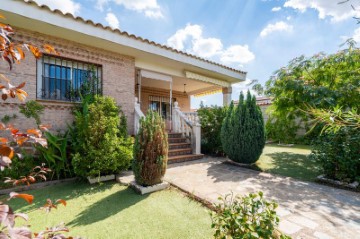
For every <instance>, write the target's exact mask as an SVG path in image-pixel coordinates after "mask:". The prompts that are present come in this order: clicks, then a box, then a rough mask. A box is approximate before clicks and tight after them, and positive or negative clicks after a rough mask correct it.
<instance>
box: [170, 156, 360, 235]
mask: <svg viewBox="0 0 360 239" xmlns="http://www.w3.org/2000/svg"><path fill="white" fill-rule="evenodd" d="M165 180H166V181H168V182H170V183H172V184H174V185H176V186H177V187H179V188H181V189H183V190H185V191H188V192H190V193H193V194H195V195H196V196H198V197H200V198H203V199H205V200H208V201H210V202H217V198H218V197H219V196H220V195H225V194H228V193H230V192H233V193H234V194H240V195H244V194H248V193H250V192H255V191H262V192H264V196H265V198H267V199H274V200H276V201H277V202H278V203H279V208H278V210H277V212H278V215H279V216H280V230H281V231H283V232H285V233H286V234H288V235H290V236H292V238H294V239H300V238H318V239H328V238H329V239H330V238H339V239H356V238H360V193H356V192H351V191H346V190H342V189H336V188H333V187H328V186H325V185H320V184H316V183H311V182H303V181H298V180H295V179H291V178H288V177H281V176H275V175H272V174H268V173H262V172H257V171H254V170H250V169H245V168H240V167H237V166H234V165H229V164H227V163H225V159H223V158H205V159H202V160H197V161H192V162H185V163H179V164H174V165H169V168H168V170H167V172H166V175H165Z"/></svg>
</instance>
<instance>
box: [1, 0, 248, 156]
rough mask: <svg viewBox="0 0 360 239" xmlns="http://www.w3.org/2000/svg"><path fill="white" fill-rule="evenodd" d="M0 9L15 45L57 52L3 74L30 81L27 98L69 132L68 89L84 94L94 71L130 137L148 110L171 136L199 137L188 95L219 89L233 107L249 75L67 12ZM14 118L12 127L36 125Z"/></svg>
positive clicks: (9, 4) (14, 3) (20, 6)
mask: <svg viewBox="0 0 360 239" xmlns="http://www.w3.org/2000/svg"><path fill="white" fill-rule="evenodd" d="M0 12H1V14H2V15H4V16H6V20H4V21H3V22H5V23H9V24H10V25H11V26H12V27H13V28H14V29H15V32H16V36H15V39H16V40H19V41H24V42H33V43H35V44H38V45H42V44H44V43H48V44H50V45H52V46H54V47H55V49H56V50H57V51H58V52H59V53H60V56H55V55H44V56H43V57H42V58H41V59H39V60H36V59H35V58H33V57H30V54H27V55H28V56H27V57H26V59H25V60H24V61H23V62H22V64H20V65H17V64H15V66H14V69H13V70H12V71H9V69H8V66H7V64H1V65H0V73H4V74H7V75H8V76H9V78H10V79H11V80H12V82H13V83H14V84H19V83H21V82H23V81H26V83H27V84H26V86H25V88H24V90H25V91H26V92H27V93H28V94H29V97H28V100H37V101H38V102H40V103H41V104H43V105H44V106H45V113H44V114H43V116H42V121H43V123H45V124H51V125H52V127H53V129H54V130H62V129H65V128H66V127H67V124H70V123H71V122H72V120H73V116H72V114H71V111H72V108H73V106H74V101H76V100H77V99H78V98H77V97H76V96H75V97H74V96H72V97H71V96H69V95H70V94H69V89H72V90H77V89H79V88H80V87H81V85H82V84H83V82H84V80H86V79H87V78H88V77H89V74H91V75H92V77H94V76H96V79H97V81H98V82H99V89H101V92H102V94H103V95H106V96H111V97H113V98H115V100H116V102H117V104H118V105H120V106H121V107H122V110H123V111H124V113H125V114H126V116H127V119H128V129H129V133H130V134H134V133H135V132H136V130H137V127H138V119H139V117H141V116H142V115H143V113H146V111H147V110H148V109H151V110H155V111H158V112H159V113H160V114H161V115H162V116H163V118H164V119H165V120H166V122H167V129H168V130H169V131H171V132H180V133H183V134H187V135H188V136H189V137H194V135H195V133H194V131H191V130H194V129H193V127H192V126H194V125H197V123H196V122H195V121H196V115H194V113H192V114H184V112H187V111H190V96H192V95H202V94H206V93H209V92H215V91H219V90H220V91H222V92H223V99H224V104H228V103H229V102H230V100H231V91H232V90H231V85H232V84H233V83H238V82H240V81H244V80H245V78H246V73H245V72H242V71H240V70H236V69H232V68H229V67H227V66H223V65H220V64H218V63H215V62H211V61H209V60H205V59H202V58H199V57H197V56H194V55H190V54H188V53H185V52H181V51H178V50H175V49H172V48H170V47H167V46H164V45H160V44H158V43H155V42H152V41H150V40H147V39H143V38H141V37H137V36H134V35H131V34H129V33H127V32H124V31H120V30H118V29H115V30H113V29H111V28H110V27H105V26H103V25H101V24H99V23H94V22H92V21H91V20H84V19H82V18H81V17H74V16H73V15H71V14H69V13H68V14H63V13H62V12H61V11H59V10H54V11H51V10H50V8H49V7H47V6H44V5H43V6H38V5H37V4H36V3H35V2H33V1H25V0H9V1H6V3H2V4H1V5H0ZM89 69H91V72H90V71H89ZM89 72H90V73H89ZM100 86H101V87H100ZM18 105H19V102H18V101H15V100H8V101H6V102H1V104H0V107H1V116H4V115H6V114H10V113H11V114H12V112H13V109H14V108H17V107H18ZM17 115H18V116H19V117H18V118H17V119H16V121H15V122H14V123H15V124H17V125H20V126H21V127H23V128H28V127H32V126H31V125H29V124H30V123H29V121H28V120H27V121H25V120H23V118H22V116H20V115H19V114H17ZM189 132H190V133H189ZM191 132H192V133H191ZM198 140H199V137H198V138H197V140H196V141H198ZM192 143H193V145H194V144H195V141H194V139H192ZM193 149H194V150H195V146H194V147H193ZM199 150H200V149H199V148H198V150H196V151H197V153H200V152H199Z"/></svg>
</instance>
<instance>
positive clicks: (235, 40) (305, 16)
mask: <svg viewBox="0 0 360 239" xmlns="http://www.w3.org/2000/svg"><path fill="white" fill-rule="evenodd" d="M36 1H37V2H38V3H42V4H47V5H48V6H50V7H51V8H58V9H60V10H62V11H63V12H70V13H73V14H75V15H77V16H81V17H83V18H85V19H91V20H93V21H95V22H100V23H103V24H104V25H110V26H111V27H113V28H119V29H120V30H123V31H127V32H129V33H132V34H135V35H138V36H141V37H144V38H147V39H150V40H153V41H155V42H158V43H162V44H166V45H169V46H172V47H174V48H178V49H180V50H183V51H187V52H190V53H192V54H196V55H199V56H201V57H204V58H208V59H211V60H213V61H216V62H219V63H221V64H224V65H228V66H231V67H234V68H238V69H241V70H244V71H247V72H248V75H247V77H248V78H249V79H257V80H258V81H259V82H260V83H265V81H266V80H268V79H269V78H270V76H271V75H272V73H273V72H274V71H275V70H277V69H279V68H281V67H282V66H285V65H286V64H287V62H289V61H290V60H291V59H293V58H294V57H297V56H300V55H302V54H305V55H307V56H311V55H313V54H316V53H318V52H326V53H334V52H336V51H338V50H339V49H340V48H339V46H340V44H341V43H343V42H344V41H345V40H346V39H348V38H350V37H353V38H354V39H355V40H357V41H360V25H357V24H356V21H355V20H354V19H353V17H354V16H357V14H358V13H359V12H360V1H358V0H350V1H349V2H348V3H346V4H342V5H339V4H338V2H340V1H341V0H178V1H175V0H36ZM351 4H353V5H354V7H355V8H356V9H357V8H359V11H354V10H353V9H352V7H351ZM246 88H247V86H246V85H245V84H244V83H242V84H237V85H234V86H233V98H234V99H237V98H238V96H239V92H240V91H243V90H245V89H246ZM201 100H203V101H204V102H205V104H207V105H212V104H219V105H221V104H222V95H221V94H217V95H212V96H206V97H203V98H196V99H193V100H192V106H193V107H197V106H198V104H199V103H200V101H201Z"/></svg>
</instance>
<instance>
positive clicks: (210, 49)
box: [167, 24, 255, 66]
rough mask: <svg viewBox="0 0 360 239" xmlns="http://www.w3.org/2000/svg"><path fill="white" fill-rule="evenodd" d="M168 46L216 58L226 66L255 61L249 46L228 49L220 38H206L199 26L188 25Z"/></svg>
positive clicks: (169, 40)
mask: <svg viewBox="0 0 360 239" xmlns="http://www.w3.org/2000/svg"><path fill="white" fill-rule="evenodd" d="M167 45H169V46H171V47H173V48H176V49H178V50H184V51H186V52H189V53H192V54H195V55H198V56H200V57H204V58H216V59H218V60H219V61H221V62H222V63H224V64H231V65H238V66H239V65H240V64H242V63H248V62H250V61H252V60H254V59H255V55H254V53H252V52H251V51H250V49H249V46H248V45H244V46H242V45H232V46H230V47H228V48H226V49H224V47H223V43H222V42H221V40H220V39H218V38H205V37H204V36H203V29H202V27H201V26H199V25H196V24H195V25H191V24H187V25H186V27H185V28H183V29H179V30H177V31H176V33H175V34H174V35H172V36H171V37H170V38H169V39H168V40H167Z"/></svg>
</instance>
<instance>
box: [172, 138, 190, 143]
mask: <svg viewBox="0 0 360 239" xmlns="http://www.w3.org/2000/svg"><path fill="white" fill-rule="evenodd" d="M168 142H169V144H175V143H186V138H168Z"/></svg>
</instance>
